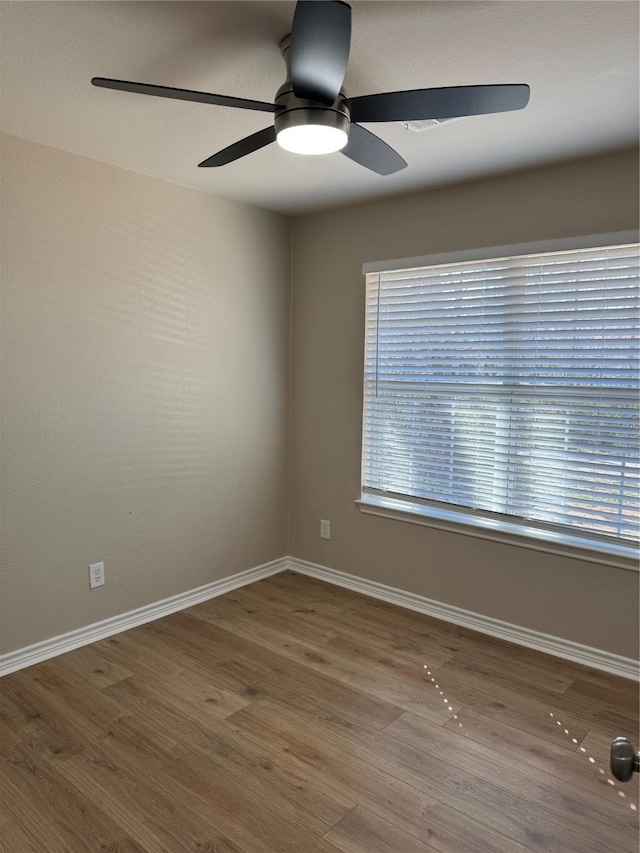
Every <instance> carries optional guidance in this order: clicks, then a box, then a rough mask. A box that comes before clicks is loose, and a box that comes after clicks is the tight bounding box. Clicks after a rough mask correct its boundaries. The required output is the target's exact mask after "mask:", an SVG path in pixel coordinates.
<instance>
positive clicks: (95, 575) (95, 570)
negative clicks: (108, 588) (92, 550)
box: [89, 563, 104, 589]
mask: <svg viewBox="0 0 640 853" xmlns="http://www.w3.org/2000/svg"><path fill="white" fill-rule="evenodd" d="M97 586H104V563H92V564H91V565H90V566H89V588H90V589H95V588H96V587H97Z"/></svg>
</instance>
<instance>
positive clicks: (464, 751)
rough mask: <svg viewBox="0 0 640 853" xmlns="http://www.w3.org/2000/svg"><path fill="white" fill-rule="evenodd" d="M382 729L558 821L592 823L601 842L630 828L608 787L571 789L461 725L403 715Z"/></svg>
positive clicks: (585, 768) (574, 762) (575, 760)
mask: <svg viewBox="0 0 640 853" xmlns="http://www.w3.org/2000/svg"><path fill="white" fill-rule="evenodd" d="M385 731H386V732H387V733H389V734H391V735H393V736H395V737H398V738H400V739H401V740H403V741H404V742H405V743H408V744H410V745H412V746H415V747H416V748H417V749H420V750H422V751H423V752H424V754H425V755H433V756H434V757H438V756H439V755H443V754H446V756H447V761H448V762H449V763H450V764H452V765H455V766H457V767H459V768H460V769H465V770H466V771H467V772H468V773H469V774H470V775H473V776H476V777H477V778H479V779H482V778H489V779H491V780H492V784H494V785H496V786H497V787H500V788H503V789H504V790H506V791H516V792H517V793H518V795H519V796H520V797H522V798H523V799H526V800H528V801H530V802H532V803H536V804H538V805H540V806H541V807H542V808H544V809H545V810H546V811H548V812H550V813H552V814H556V815H557V816H558V817H560V818H562V817H563V816H564V815H566V814H570V815H571V817H572V818H579V819H580V820H585V819H587V818H588V819H594V821H595V824H596V828H594V829H593V830H592V831H593V832H595V833H596V834H598V835H600V836H601V837H602V840H603V841H606V840H607V839H617V838H618V836H619V835H620V834H622V836H623V839H624V837H628V834H629V832H630V831H631V830H633V829H634V828H635V825H636V821H635V818H634V815H633V813H632V812H631V811H629V810H628V809H626V808H621V807H620V803H619V802H618V801H617V800H616V799H615V798H612V797H611V796H610V794H611V792H610V791H609V790H608V786H606V785H605V787H604V789H603V790H593V791H591V790H589V789H587V788H586V787H585V786H584V785H580V786H577V785H573V784H572V782H571V781H569V780H568V779H566V778H565V779H559V778H558V777H557V776H554V775H553V774H550V773H548V772H547V771H546V770H542V769H541V768H539V767H536V766H534V765H533V764H528V765H527V764H524V765H523V764H521V763H519V762H514V761H513V759H512V757H511V756H505V755H503V754H502V753H501V752H500V751H498V750H495V749H493V748H492V747H488V746H486V745H485V744H481V743H479V742H478V741H474V740H473V739H472V738H469V737H467V732H466V731H465V729H464V727H463V728H461V729H457V730H456V729H453V730H446V729H442V728H440V727H436V726H432V725H428V724H427V723H426V722H425V721H424V720H423V719H421V718H419V717H416V716H414V715H412V714H409V713H406V714H403V715H402V716H401V717H399V718H398V719H397V720H395V721H394V722H393V723H391V725H390V726H389V727H388V728H387V729H386V730H385ZM523 751H524V750H523ZM565 760H566V763H567V765H570V766H572V767H574V768H575V769H576V770H578V769H581V770H582V772H583V773H584V774H585V775H586V774H590V773H591V768H590V767H589V764H588V763H585V762H583V761H582V756H581V755H578V754H576V753H574V754H572V755H571V756H568V757H567V758H566V759H565Z"/></svg>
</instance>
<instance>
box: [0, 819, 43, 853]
mask: <svg viewBox="0 0 640 853" xmlns="http://www.w3.org/2000/svg"><path fill="white" fill-rule="evenodd" d="M0 850H1V851H2V853H42V847H41V846H40V842H39V841H38V840H37V839H36V838H33V837H32V836H30V835H29V834H28V833H27V831H26V830H25V829H24V828H23V827H21V826H19V825H18V824H17V823H14V822H13V821H9V820H6V821H2V823H0Z"/></svg>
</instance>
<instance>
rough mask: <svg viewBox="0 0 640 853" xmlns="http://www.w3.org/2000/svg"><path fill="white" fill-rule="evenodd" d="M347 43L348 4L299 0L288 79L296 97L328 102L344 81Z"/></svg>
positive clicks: (334, 96)
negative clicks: (289, 76)
mask: <svg viewBox="0 0 640 853" xmlns="http://www.w3.org/2000/svg"><path fill="white" fill-rule="evenodd" d="M350 46H351V6H349V4H348V3H343V2H341V0H299V2H298V3H297V4H296V11H295V14H294V16H293V26H292V28H291V48H290V68H291V82H292V83H293V91H294V94H295V95H296V97H298V98H309V99H310V100H313V101H321V102H322V103H326V104H332V103H333V102H334V101H335V99H336V98H337V97H338V94H339V93H340V89H341V87H342V83H343V81H344V75H345V73H346V70H347V62H348V61H349V48H350Z"/></svg>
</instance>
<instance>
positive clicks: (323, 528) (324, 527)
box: [320, 518, 331, 539]
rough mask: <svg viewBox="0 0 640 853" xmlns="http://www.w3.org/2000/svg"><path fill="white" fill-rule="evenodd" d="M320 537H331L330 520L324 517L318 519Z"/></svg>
mask: <svg viewBox="0 0 640 853" xmlns="http://www.w3.org/2000/svg"><path fill="white" fill-rule="evenodd" d="M320 538H321V539H331V522H330V521H327V520H326V519H324V518H322V519H321V520H320Z"/></svg>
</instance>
